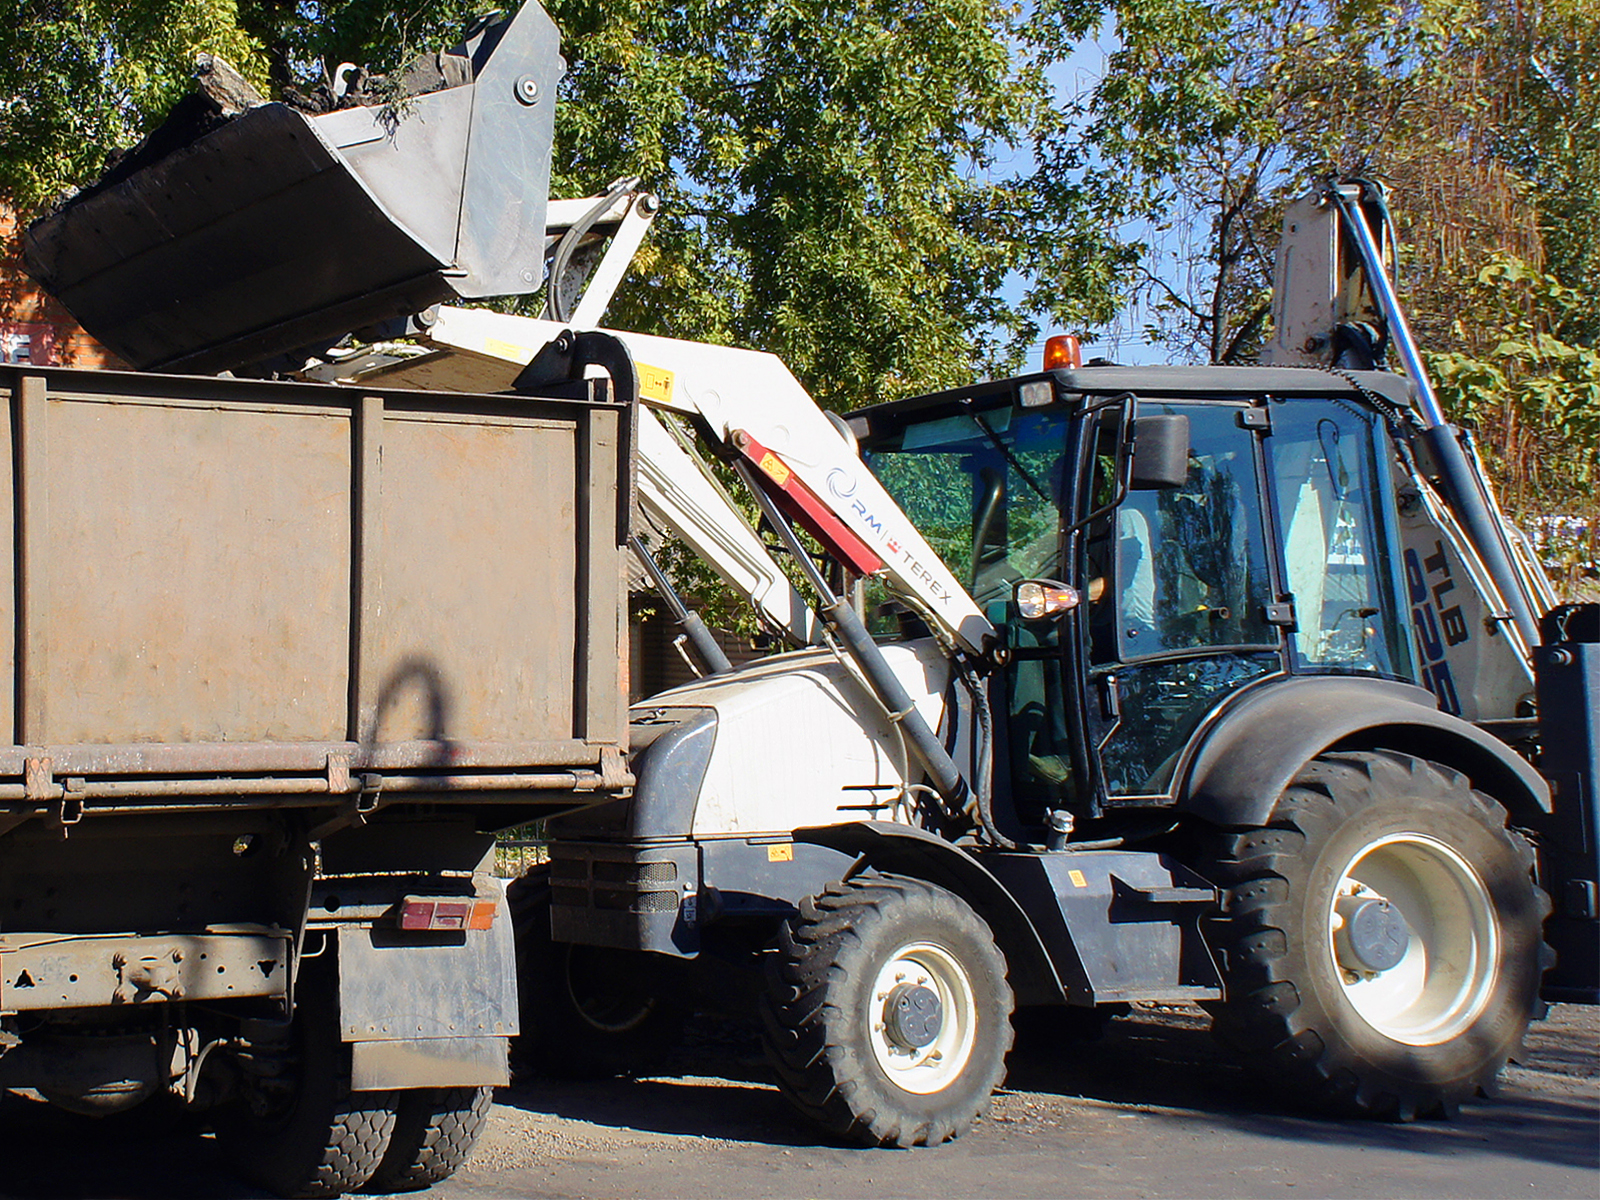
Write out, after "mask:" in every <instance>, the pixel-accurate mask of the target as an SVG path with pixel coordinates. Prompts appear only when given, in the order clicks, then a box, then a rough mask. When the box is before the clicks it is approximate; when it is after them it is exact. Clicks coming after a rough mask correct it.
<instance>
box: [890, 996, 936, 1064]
mask: <svg viewBox="0 0 1600 1200" xmlns="http://www.w3.org/2000/svg"><path fill="white" fill-rule="evenodd" d="M883 1023H884V1027H885V1031H886V1032H887V1033H888V1035H889V1038H890V1040H892V1041H894V1042H895V1043H897V1044H898V1045H901V1046H904V1047H905V1048H906V1049H907V1050H921V1049H922V1048H923V1047H924V1046H931V1045H933V1043H934V1042H935V1041H936V1040H937V1039H938V1037H939V1030H940V1028H941V1027H942V1026H943V1025H944V1006H943V1005H942V1004H941V1003H940V1002H939V994H938V993H937V992H935V991H934V990H933V989H932V988H927V987H924V986H922V985H921V984H920V983H902V984H899V985H897V986H896V987H895V988H894V990H893V991H891V992H890V993H889V998H888V999H887V1000H886V1001H885V1002H884V1006H883Z"/></svg>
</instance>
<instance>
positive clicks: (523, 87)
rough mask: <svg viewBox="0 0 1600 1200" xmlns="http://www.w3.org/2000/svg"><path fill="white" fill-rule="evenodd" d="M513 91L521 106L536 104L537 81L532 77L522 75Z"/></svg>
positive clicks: (537, 98)
mask: <svg viewBox="0 0 1600 1200" xmlns="http://www.w3.org/2000/svg"><path fill="white" fill-rule="evenodd" d="M513 90H514V91H515V93H516V97H517V99H518V100H519V101H520V102H521V103H523V104H537V103H538V102H539V81H538V80H537V79H535V78H534V77H533V76H532V75H524V76H523V77H522V78H521V79H519V80H517V82H516V86H515V88H514V89H513Z"/></svg>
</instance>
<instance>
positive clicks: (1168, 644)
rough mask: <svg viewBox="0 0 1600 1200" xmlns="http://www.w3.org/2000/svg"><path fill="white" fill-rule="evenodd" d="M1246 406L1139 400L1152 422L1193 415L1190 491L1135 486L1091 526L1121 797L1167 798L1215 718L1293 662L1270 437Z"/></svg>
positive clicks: (1096, 672)
mask: <svg viewBox="0 0 1600 1200" xmlns="http://www.w3.org/2000/svg"><path fill="white" fill-rule="evenodd" d="M1239 412H1240V409H1239V407H1238V406H1237V405H1224V404H1182V405H1178V404H1174V405H1165V404H1151V403H1145V402H1141V403H1140V405H1139V415H1140V416H1149V415H1154V414H1178V415H1182V416H1186V417H1187V418H1188V419H1189V446H1190V454H1189V471H1188V477H1187V478H1186V479H1185V481H1184V483H1183V485H1182V486H1181V487H1176V488H1163V489H1159V490H1149V491H1144V490H1141V491H1132V492H1129V493H1128V495H1127V497H1126V499H1124V500H1123V502H1122V504H1121V505H1120V506H1119V508H1118V510H1117V512H1116V514H1115V516H1114V518H1107V520H1106V521H1105V522H1104V524H1103V526H1102V527H1101V528H1098V529H1096V530H1092V531H1091V535H1090V542H1089V545H1088V546H1087V562H1086V567H1085V569H1086V574H1087V575H1088V577H1089V578H1090V585H1089V594H1090V602H1089V603H1090V631H1091V651H1090V653H1091V660H1092V661H1091V669H1090V689H1091V693H1090V696H1089V705H1088V710H1089V712H1090V714H1091V723H1092V724H1093V725H1095V730H1094V733H1095V737H1096V740H1097V743H1098V750H1099V761H1100V770H1101V772H1102V775H1103V777H1104V779H1105V783H1106V788H1107V791H1108V792H1109V793H1110V794H1111V795H1112V796H1134V795H1153V794H1159V793H1162V792H1164V791H1165V790H1166V789H1167V788H1169V787H1170V785H1171V782H1172V772H1173V770H1174V767H1175V766H1176V763H1177V761H1178V759H1179V756H1180V755H1181V754H1182V752H1183V749H1184V747H1185V746H1186V745H1187V744H1188V741H1189V739H1190V738H1191V737H1192V736H1193V734H1194V731H1195V729H1196V728H1198V727H1199V725H1200V722H1201V721H1203V720H1204V719H1205V716H1206V714H1207V713H1209V712H1210V711H1211V710H1212V709H1214V708H1215V707H1216V706H1217V704H1219V703H1220V702H1221V701H1222V700H1223V699H1224V698H1225V697H1226V696H1228V695H1229V694H1230V693H1232V692H1235V691H1237V690H1238V689H1239V688H1241V687H1244V686H1246V685H1247V684H1248V683H1250V682H1251V681H1253V680H1255V679H1259V678H1261V677H1262V676H1265V675H1270V674H1273V673H1274V672H1277V671H1280V670H1282V657H1281V652H1280V650H1279V648H1278V647H1279V642H1280V639H1279V636H1278V631H1277V629H1276V628H1275V627H1273V626H1271V625H1269V624H1267V620H1266V606H1267V604H1268V602H1269V601H1270V600H1271V599H1272V578H1271V574H1270V571H1269V560H1268V558H1267V550H1266V532H1265V513H1264V511H1263V508H1262V504H1261V487H1260V483H1259V476H1258V473H1257V468H1256V463H1257V451H1256V439H1257V437H1258V435H1257V434H1255V433H1253V432H1252V431H1250V430H1248V429H1245V428H1244V427H1243V426H1241V425H1240V423H1239ZM1096 714H1104V716H1103V718H1097V717H1096Z"/></svg>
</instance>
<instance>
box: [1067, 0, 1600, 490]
mask: <svg viewBox="0 0 1600 1200" xmlns="http://www.w3.org/2000/svg"><path fill="white" fill-rule="evenodd" d="M1046 2H1047V3H1048V0H1046ZM1104 11H1105V13H1106V14H1107V15H1108V16H1109V18H1111V19H1112V20H1113V21H1114V23H1115V24H1114V29H1115V34H1116V49H1115V50H1114V52H1113V53H1112V54H1111V55H1110V58H1109V62H1108V65H1107V70H1106V72H1105V74H1104V76H1103V78H1101V79H1100V80H1099V82H1098V84H1097V86H1095V87H1094V88H1093V89H1092V90H1091V91H1090V92H1089V93H1087V94H1086V95H1085V96H1084V97H1082V98H1081V100H1080V102H1079V103H1078V105H1077V106H1076V110H1075V112H1074V116H1075V118H1076V120H1077V122H1078V127H1079V128H1080V129H1081V130H1082V131H1083V135H1084V139H1085V141H1086V143H1087V144H1088V145H1089V146H1090V147H1091V148H1092V154H1091V155H1090V156H1088V157H1087V158H1086V160H1085V163H1086V170H1085V174H1084V179H1085V181H1086V186H1089V187H1093V188H1096V189H1098V190H1099V192H1100V194H1101V195H1102V197H1103V198H1104V204H1105V206H1106V208H1107V209H1108V210H1114V211H1116V212H1117V213H1118V216H1119V218H1120V219H1122V220H1125V221H1129V222H1132V223H1133V225H1132V227H1133V228H1137V229H1143V230H1146V231H1148V232H1147V234H1146V236H1144V237H1143V239H1142V240H1143V243H1144V244H1143V245H1142V246H1141V247H1140V250H1141V259H1140V263H1139V265H1138V269H1137V270H1138V274H1139V289H1140V292H1141V294H1142V296H1143V297H1144V299H1145V301H1146V304H1147V311H1149V312H1151V313H1153V314H1154V315H1153V320H1152V322H1151V325H1152V328H1151V329H1150V331H1149V332H1150V333H1151V335H1152V336H1153V337H1154V338H1156V339H1158V340H1161V341H1165V342H1166V343H1167V344H1169V345H1170V346H1172V347H1173V348H1175V349H1176V350H1177V352H1178V353H1179V354H1182V355H1187V356H1190V357H1193V358H1199V359H1203V360H1211V361H1231V360H1235V359H1239V360H1248V359H1249V358H1251V357H1252V356H1253V354H1254V352H1255V350H1256V348H1257V346H1258V345H1259V344H1260V342H1261V340H1262V338H1263V335H1264V334H1266V333H1267V332H1268V331H1267V328H1266V320H1267V308H1266V301H1267V298H1268V292H1269V288H1270V283H1271V262H1272V253H1273V250H1274V247H1275V245H1276V242H1277V240H1278V229H1279V225H1280V221H1281V214H1282V211H1283V206H1284V204H1285V203H1286V202H1287V201H1288V200H1289V199H1291V198H1293V197H1294V196H1296V195H1299V194H1301V193H1302V192H1303V191H1304V190H1305V188H1306V187H1307V186H1308V185H1309V184H1310V183H1311V182H1312V181H1313V180H1315V179H1317V178H1319V177H1322V176H1325V175H1340V176H1343V175H1348V174H1363V175H1366V176H1369V177H1374V178H1378V179H1381V180H1383V181H1385V182H1386V183H1387V184H1388V185H1389V188H1390V197H1391V204H1392V206H1393V209H1394V211H1395V215H1396V217H1397V219H1398V232H1399V243H1400V272H1399V273H1400V283H1401V291H1402V295H1403V297H1404V299H1405V300H1406V303H1407V307H1408V311H1409V314H1410V317H1411V321H1412V325H1413V327H1414V328H1415V330H1416V331H1417V333H1418V336H1419V340H1420V341H1421V342H1422V344H1423V346H1424V348H1425V349H1426V350H1428V351H1429V352H1430V355H1431V359H1430V361H1431V362H1432V364H1433V369H1434V370H1436V371H1437V372H1438V373H1439V375H1440V377H1441V378H1440V383H1441V390H1442V391H1443V392H1444V393H1445V397H1446V399H1447V402H1448V403H1449V405H1450V407H1451V409H1452V411H1453V412H1454V413H1455V414H1456V415H1457V416H1460V417H1462V418H1471V419H1473V420H1475V421H1476V422H1477V423H1478V426H1479V429H1480V444H1481V446H1482V448H1483V450H1484V453H1485V456H1486V458H1487V459H1488V461H1489V463H1490V466H1491V469H1492V470H1493V471H1494V472H1495V473H1496V474H1497V476H1498V477H1499V478H1500V479H1501V480H1502V482H1503V484H1504V485H1505V487H1506V496H1507V499H1508V502H1509V504H1510V507H1511V508H1512V510H1513V512H1514V513H1516V514H1517V515H1522V516H1530V515H1533V514H1537V513H1540V512H1551V511H1563V510H1564V511H1573V508H1572V507H1571V506H1580V507H1579V511H1588V512H1594V511H1595V506H1594V501H1593V499H1592V497H1593V495H1594V491H1593V479H1594V470H1595V464H1596V457H1595V447H1596V446H1597V445H1600V414H1597V412H1596V406H1597V405H1600V395H1597V394H1596V392H1595V379H1596V376H1595V373H1594V372H1595V363H1596V358H1595V351H1596V345H1597V342H1596V333H1597V332H1600V131H1597V126H1596V124H1595V122H1594V119H1593V114H1594V112H1595V111H1596V107H1597V105H1600V12H1597V11H1596V10H1595V9H1594V6H1593V5H1592V3H1589V2H1588V0H1517V2H1515V3H1513V2H1512V0H1413V2H1412V3H1411V4H1408V5H1407V6H1405V7H1403V8H1394V7H1392V6H1387V5H1380V4H1376V3H1373V2H1372V0H1349V2H1335V0H1110V2H1109V3H1108V4H1107V5H1106V7H1105V10H1104ZM1067 12H1068V15H1069V16H1071V15H1077V16H1079V17H1080V18H1081V12H1079V10H1076V9H1072V8H1069V9H1068V10H1067ZM1065 19H1066V18H1063V19H1062V20H1063V21H1065ZM1063 29H1064V30H1065V38H1066V39H1070V37H1072V36H1074V34H1075V32H1076V31H1075V30H1073V29H1071V28H1066V27H1065V26H1064V25H1063ZM1040 36H1042V37H1044V38H1046V39H1050V38H1055V39H1057V40H1058V41H1061V40H1063V34H1062V33H1061V32H1060V31H1053V30H1052V29H1051V27H1050V26H1044V27H1042V28H1041V30H1040Z"/></svg>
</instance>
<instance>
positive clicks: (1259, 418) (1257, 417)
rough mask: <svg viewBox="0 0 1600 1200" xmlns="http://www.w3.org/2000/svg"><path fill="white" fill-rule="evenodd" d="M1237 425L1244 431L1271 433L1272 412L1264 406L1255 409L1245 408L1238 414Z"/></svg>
mask: <svg viewBox="0 0 1600 1200" xmlns="http://www.w3.org/2000/svg"><path fill="white" fill-rule="evenodd" d="M1239 424H1240V425H1243V426H1244V427H1245V428H1246V429H1257V430H1260V431H1261V432H1262V433H1271V432H1272V410H1271V409H1270V408H1268V407H1267V406H1266V405H1264V404H1263V405H1260V406H1258V407H1256V408H1247V409H1245V410H1244V411H1243V412H1241V413H1240V414H1239Z"/></svg>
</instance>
